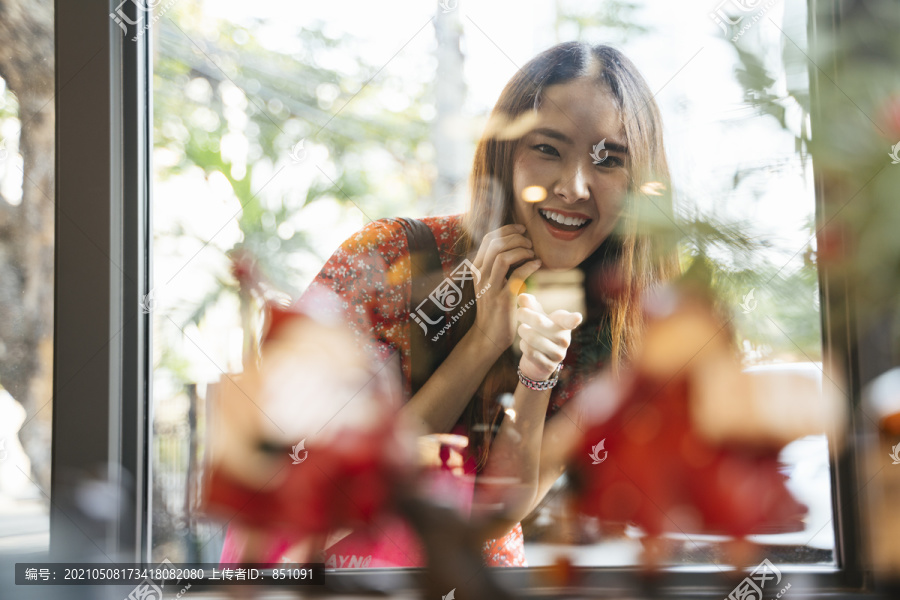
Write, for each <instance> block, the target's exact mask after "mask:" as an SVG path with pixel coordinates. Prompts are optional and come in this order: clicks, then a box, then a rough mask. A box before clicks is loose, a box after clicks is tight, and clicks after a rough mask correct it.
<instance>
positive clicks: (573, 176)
mask: <svg viewBox="0 0 900 600" xmlns="http://www.w3.org/2000/svg"><path fill="white" fill-rule="evenodd" d="M557 195H558V196H560V197H562V198H564V199H565V201H566V202H568V203H570V204H571V203H574V202H578V201H580V200H586V199H587V198H588V197H589V196H590V191H589V190H588V182H587V177H586V176H585V173H584V165H582V164H580V163H579V164H576V165H574V168H573V169H571V170H569V171H568V172H567V173H564V174H563V177H562V179H561V180H560V182H559V183H558V184H557Z"/></svg>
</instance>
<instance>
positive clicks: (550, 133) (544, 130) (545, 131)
mask: <svg viewBox="0 0 900 600" xmlns="http://www.w3.org/2000/svg"><path fill="white" fill-rule="evenodd" d="M532 133H538V134H540V135H545V136H547V137H549V138H553V139H555V140H559V141H561V142H564V143H566V144H571V143H572V140H571V139H569V136H567V135H566V134H564V133H562V132H560V131H557V130H555V129H550V128H549V127H538V128H537V129H535V130H533V131H532Z"/></svg>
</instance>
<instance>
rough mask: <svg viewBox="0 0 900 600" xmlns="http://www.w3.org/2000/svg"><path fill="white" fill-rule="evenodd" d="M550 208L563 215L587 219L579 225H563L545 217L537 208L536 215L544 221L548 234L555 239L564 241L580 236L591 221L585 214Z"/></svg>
mask: <svg viewBox="0 0 900 600" xmlns="http://www.w3.org/2000/svg"><path fill="white" fill-rule="evenodd" d="M550 210H551V211H552V212H554V213H558V214H560V215H563V216H565V217H572V218H575V219H586V220H587V222H586V223H584V224H582V225H579V226H575V225H563V224H562V223H558V222H557V221H554V220H553V219H550V218H548V217H546V216H545V215H544V213H542V212H541V210H538V216H539V217H540V219H541V221H543V222H544V226H545V227H546V228H547V231H548V232H549V233H550V235H552V236H553V237H555V238H556V239H559V240H564V241H571V240H574V239H575V238H577V237H578V236H580V235H581V234H582V233H584V231H585V230H586V229H587V228H588V225H590V224H591V221H592V220H591V219H589V218H588V217H586V216H585V215H582V214H579V213H569V212H565V211H562V210H556V209H550Z"/></svg>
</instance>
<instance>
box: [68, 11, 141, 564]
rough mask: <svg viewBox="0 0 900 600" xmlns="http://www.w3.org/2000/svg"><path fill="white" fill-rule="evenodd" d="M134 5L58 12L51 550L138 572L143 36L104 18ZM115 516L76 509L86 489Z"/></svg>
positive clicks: (69, 557)
mask: <svg viewBox="0 0 900 600" xmlns="http://www.w3.org/2000/svg"><path fill="white" fill-rule="evenodd" d="M119 6H121V7H122V9H123V10H125V11H130V15H129V16H130V17H131V18H132V19H134V18H135V17H136V13H137V10H138V8H137V6H136V4H135V3H134V2H120V3H114V2H112V1H111V0H79V1H78V2H67V1H65V0H55V3H54V10H55V42H56V48H55V54H56V198H55V200H56V208H57V210H56V250H55V253H56V257H55V298H54V310H55V323H54V361H53V362H54V366H53V450H52V458H51V460H52V478H51V507H50V551H51V556H52V557H53V558H54V560H68V559H71V558H78V559H84V558H85V557H86V556H92V557H96V558H97V559H103V558H104V556H105V557H107V558H110V559H115V560H138V561H141V560H144V557H145V556H147V550H148V548H149V546H148V544H149V536H148V528H147V524H148V515H149V514H150V510H149V509H150V504H149V497H150V496H149V494H148V491H149V488H148V486H147V482H148V481H149V480H150V479H149V468H150V462H149V457H148V454H147V452H146V449H147V447H148V446H147V442H148V440H149V437H148V426H149V423H150V422H151V420H150V413H149V409H150V406H149V402H148V399H149V398H150V383H151V381H150V368H149V363H148V361H149V357H150V353H149V349H150V327H149V324H150V320H149V315H147V314H144V313H143V312H142V311H141V310H140V309H139V305H138V303H139V299H140V298H141V296H142V295H143V294H144V293H146V290H147V289H148V283H149V280H148V278H149V273H150V262H149V261H150V252H149V240H150V222H149V198H150V195H149V185H150V177H149V173H150V170H149V158H150V153H149V149H150V135H149V134H150V130H149V127H150V119H149V115H150V114H152V113H151V105H150V100H151V97H150V94H149V88H148V86H149V81H150V79H149V75H148V74H149V71H148V66H149V53H148V38H149V36H143V37H142V38H140V39H139V40H138V41H136V42H135V41H131V40H130V39H126V38H124V36H123V33H122V30H121V29H119V27H118V26H117V25H116V24H115V23H114V22H113V21H112V19H111V18H110V14H111V13H112V12H113V11H114V10H116V9H118V8H119ZM88 476H90V477H92V478H94V479H95V480H96V481H104V480H105V481H107V482H112V483H113V485H110V486H108V487H106V488H104V489H103V491H102V492H101V493H103V494H106V495H107V496H108V497H109V498H111V499H113V500H114V501H115V502H116V503H117V504H118V506H119V507H120V508H121V512H120V513H119V514H118V515H110V518H108V519H100V520H98V519H96V518H92V517H91V516H90V515H88V514H86V513H85V511H84V510H82V508H81V505H80V504H79V499H78V498H79V495H78V494H79V489H83V487H81V486H83V484H84V482H85V478H86V477H88Z"/></svg>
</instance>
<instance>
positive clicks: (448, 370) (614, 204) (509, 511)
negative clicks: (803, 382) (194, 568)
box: [224, 42, 675, 566]
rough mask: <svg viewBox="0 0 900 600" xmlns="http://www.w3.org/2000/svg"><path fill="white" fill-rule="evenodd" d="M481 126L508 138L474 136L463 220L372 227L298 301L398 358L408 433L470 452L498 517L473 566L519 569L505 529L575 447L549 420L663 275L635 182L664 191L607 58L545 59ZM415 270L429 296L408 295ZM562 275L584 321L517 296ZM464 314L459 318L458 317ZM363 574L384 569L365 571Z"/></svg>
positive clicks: (514, 540)
mask: <svg viewBox="0 0 900 600" xmlns="http://www.w3.org/2000/svg"><path fill="white" fill-rule="evenodd" d="M492 119H493V120H494V123H498V122H503V123H507V124H509V123H512V124H513V125H512V126H507V127H503V126H495V125H493V124H492V125H489V127H488V128H487V131H488V133H486V134H485V136H484V137H483V138H482V140H481V142H480V143H479V145H478V148H477V150H476V154H475V161H474V167H473V171H472V179H471V181H472V187H471V207H470V210H469V211H468V213H466V214H465V215H456V216H448V217H428V218H423V219H421V220H406V219H382V220H379V221H376V222H373V223H371V224H370V225H369V226H367V227H366V228H364V229H363V230H362V231H360V232H359V233H357V234H356V235H354V236H352V237H351V238H350V239H348V240H347V241H346V242H345V243H344V244H343V245H342V246H341V248H340V249H339V250H338V251H337V252H335V253H334V255H333V256H332V257H331V258H330V259H329V260H328V262H327V263H326V264H325V266H324V268H323V269H322V270H321V272H320V273H319V275H318V276H317V277H316V279H315V281H314V283H313V285H312V286H311V288H310V291H312V290H314V289H316V288H319V287H325V288H328V289H329V291H330V292H335V293H337V294H338V295H339V296H341V297H342V298H343V300H344V302H343V306H344V307H345V309H346V310H347V315H346V319H345V320H346V322H347V323H349V324H350V325H351V327H353V328H354V334H355V335H356V336H357V338H358V340H359V343H360V345H361V346H362V347H364V348H366V349H367V350H368V351H369V352H370V354H371V355H373V356H375V357H377V358H379V359H380V360H382V361H383V360H385V359H386V358H387V357H388V356H390V355H391V354H392V353H393V352H395V351H399V352H400V356H401V361H400V363H401V364H400V366H401V370H402V375H403V377H402V379H403V381H404V384H405V385H404V389H405V393H406V402H405V405H404V407H403V409H402V412H403V413H405V415H406V416H409V417H410V418H411V421H413V422H415V423H417V424H418V425H420V427H421V429H422V430H423V431H424V432H426V433H455V434H462V435H465V436H467V437H468V439H469V444H468V447H467V450H466V461H465V465H466V467H465V471H466V473H468V474H469V475H471V476H474V477H475V482H476V483H475V492H474V493H475V497H474V500H473V507H475V508H476V509H477V508H478V507H491V508H490V511H491V512H492V513H493V516H494V517H495V519H494V521H493V523H494V525H492V526H491V527H490V528H488V529H486V530H485V532H484V537H485V540H484V544H485V545H484V549H483V552H484V557H485V560H486V561H487V563H488V564H489V565H493V566H524V565H525V564H526V563H525V555H524V543H523V535H522V527H521V523H520V521H521V519H522V518H524V517H526V516H527V515H528V514H529V513H530V512H531V511H532V510H533V509H534V508H535V506H536V505H537V504H538V503H539V502H540V501H541V500H542V499H543V498H544V496H545V495H546V494H547V492H548V490H549V489H550V486H551V485H552V484H553V483H554V482H555V481H556V480H557V479H558V478H559V476H560V474H561V473H562V472H563V470H564V460H565V458H566V455H567V453H568V451H569V450H570V444H568V443H566V440H568V441H569V442H571V441H572V440H574V439H576V437H577V436H576V435H575V434H576V431H575V427H576V426H575V423H574V421H573V420H572V419H571V417H570V416H568V415H565V414H559V413H560V409H561V408H562V407H563V406H564V405H565V404H566V402H567V401H568V400H569V399H570V398H572V397H573V396H574V395H575V394H576V393H577V392H578V391H579V390H580V389H581V388H582V387H583V386H584V384H585V382H586V381H587V380H588V379H589V378H591V377H592V376H593V375H595V374H596V373H597V372H598V371H599V370H601V369H602V368H603V367H605V366H609V365H610V364H611V365H613V366H616V365H618V364H619V363H621V362H623V361H625V360H626V359H627V357H628V353H629V351H630V350H631V348H632V346H633V343H634V339H635V337H636V335H637V334H638V328H639V313H640V310H641V305H640V298H641V295H642V293H643V291H644V290H645V289H646V288H647V287H648V285H649V284H651V283H652V282H656V281H658V280H660V279H662V278H664V277H666V276H668V275H670V274H672V273H674V272H675V267H674V265H675V262H674V257H673V256H671V255H666V254H665V253H663V252H662V251H661V250H660V249H658V248H655V247H654V243H653V242H652V241H651V240H650V239H649V238H647V237H646V236H643V235H641V234H640V233H639V231H638V225H637V219H636V218H634V214H633V213H634V209H635V204H636V203H639V202H641V201H642V200H641V193H640V189H641V187H642V185H643V184H644V183H646V182H649V181H656V182H661V183H662V185H667V181H668V178H667V175H668V174H667V170H666V162H665V155H664V151H663V148H662V134H661V124H660V119H659V112H658V110H657V108H656V105H655V103H654V100H653V98H652V94H651V93H650V91H649V88H648V87H647V85H646V83H645V82H644V81H643V79H642V78H641V76H640V75H639V74H638V72H637V70H636V69H635V67H634V66H633V65H632V64H631V63H630V61H628V60H627V59H626V58H625V57H624V56H623V55H622V54H621V53H619V52H618V51H616V50H614V49H612V48H610V47H608V46H590V45H587V44H582V43H577V42H570V43H564V44H560V45H557V46H554V47H552V48H550V49H548V50H546V51H544V52H542V53H541V54H539V55H538V56H537V57H535V58H534V59H533V60H531V61H530V62H529V63H528V64H526V65H525V66H524V67H523V68H522V69H521V70H520V71H519V72H518V73H517V74H516V75H515V76H514V77H513V79H512V80H511V81H510V82H509V83H508V84H507V86H506V88H505V89H504V90H503V92H502V94H501V96H500V99H499V101H498V102H497V105H496V107H495V109H494V111H493V114H492ZM522 123H528V124H529V125H530V126H529V127H527V128H522V127H521V124H522ZM512 130H515V131H516V134H515V135H512V134H511V133H510V132H511V131H512ZM601 150H602V152H603V154H602V156H600V155H599V153H600V152H601ZM526 190H528V191H526ZM541 190H543V192H541ZM535 191H537V192H539V193H537V194H536V195H535V194H534V192H535ZM535 200H537V201H535ZM645 201H646V200H645ZM657 206H659V205H658V204H657ZM663 210H668V209H663ZM429 268H431V269H436V270H437V277H436V278H435V279H434V281H437V285H436V286H435V285H434V283H433V282H432V283H427V284H425V283H423V282H425V281H429V279H428V277H427V273H424V272H423V271H425V270H427V269H429ZM573 269H579V270H581V271H583V272H584V275H583V277H581V278H580V280H583V281H584V286H585V291H584V297H585V298H586V300H587V306H586V314H581V313H580V312H577V311H578V309H579V308H580V307H577V306H568V307H566V308H567V309H566V310H563V309H561V310H555V311H551V310H549V309H547V310H545V309H544V307H542V306H541V304H540V302H539V301H538V300H537V299H536V298H535V297H534V296H532V295H530V294H524V293H521V292H522V291H523V290H522V288H523V283H525V282H526V281H527V280H528V279H529V278H530V277H532V276H533V275H535V274H536V273H537V272H538V271H541V270H544V271H568V270H573ZM441 280H442V281H441ZM604 282H605V283H604ZM423 285H424V289H425V291H424V294H422V293H419V291H418V290H420V288H422V287H423ZM432 287H433V289H432ZM429 292H430V293H429ZM429 301H430V302H431V304H429V305H428V307H426V308H423V305H425V304H426V303H428V302H429ZM463 306H473V308H474V310H472V309H470V310H467V311H459V312H457V311H458V309H459V308H460V307H463ZM435 307H436V308H437V310H436V311H435V310H434V309H435ZM451 309H452V313H451ZM429 310H430V311H431V312H429ZM414 317H415V318H414ZM444 318H446V321H444V322H441V321H442V320H443V319H444ZM451 324H452V325H453V326H452V327H449V328H448V326H450V325H451ZM429 326H430V327H431V329H429ZM444 333H446V335H442V334H444ZM517 336H518V340H519V341H518V343H516V340H517ZM420 338H421V339H420ZM435 340H439V342H436V341H435ZM563 367H565V368H563ZM497 482H505V483H504V484H503V485H496V483H497ZM497 515H502V516H501V517H500V518H496V517H497ZM234 551H235V548H233V547H229V543H228V542H227V541H226V547H225V554H224V556H225V557H228V558H229V559H231V560H234V559H236V558H239V556H235V554H234ZM326 552H327V550H326ZM282 556H284V557H286V558H287V559H291V558H292V557H291V556H290V555H289V553H288V554H282ZM293 558H295V559H296V560H301V559H302V558H303V557H302V556H297V557H293ZM372 564H373V565H375V564H381V565H382V566H386V565H385V564H384V562H383V561H379V557H377V556H376V557H375V558H374V559H373V561H372ZM393 566H404V565H403V564H394V565H393ZM407 566H408V565H407Z"/></svg>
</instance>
